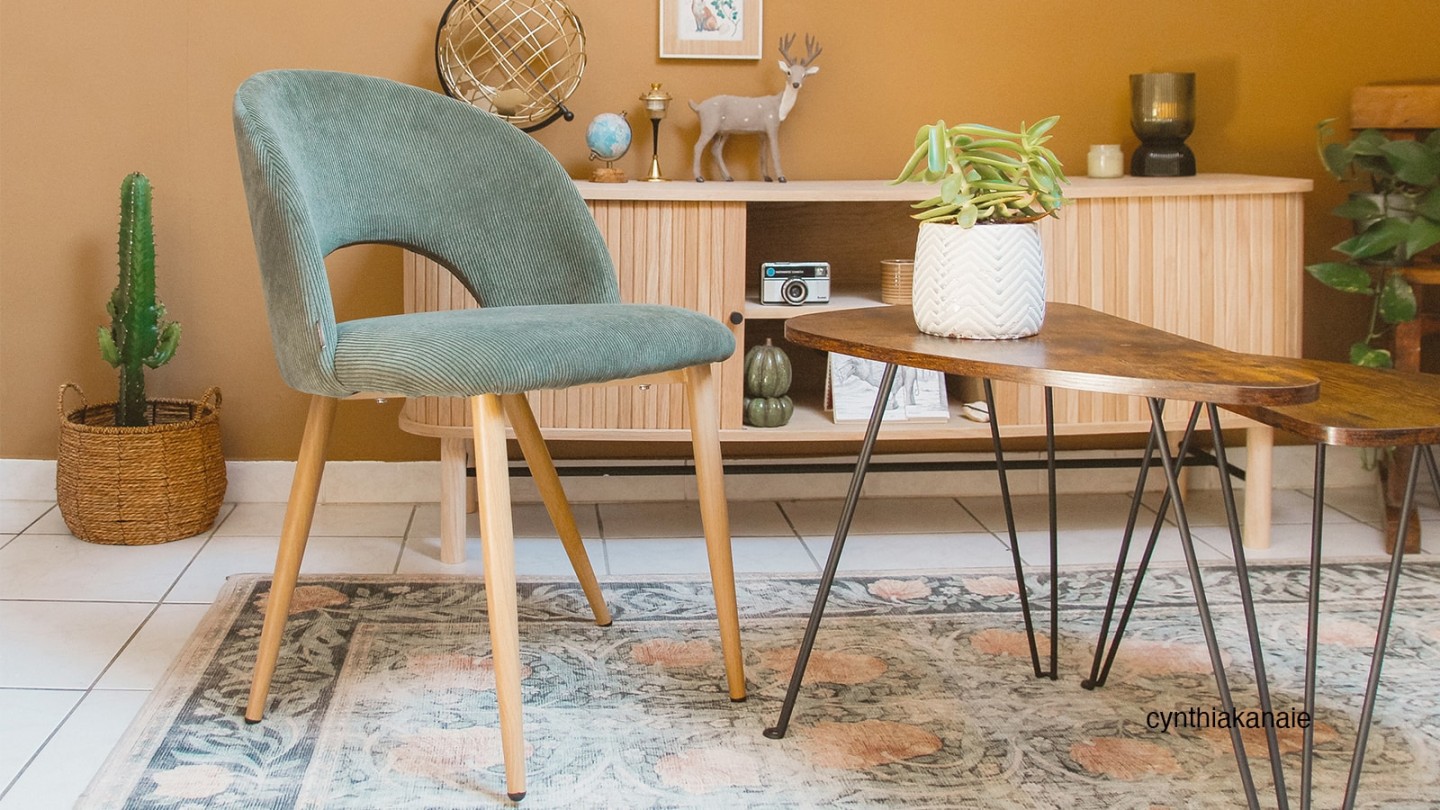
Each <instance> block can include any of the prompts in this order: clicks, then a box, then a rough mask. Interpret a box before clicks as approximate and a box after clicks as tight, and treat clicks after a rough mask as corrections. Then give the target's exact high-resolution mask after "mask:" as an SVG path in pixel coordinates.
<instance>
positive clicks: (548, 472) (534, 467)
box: [500, 394, 611, 627]
mask: <svg viewBox="0 0 1440 810" xmlns="http://www.w3.org/2000/svg"><path fill="white" fill-rule="evenodd" d="M500 402H501V404H502V405H503V406H504V407H505V416H506V418H508V419H509V420H510V427H512V428H514V430H515V439H516V441H518V442H519V444H520V452H521V453H523V454H524V455H525V463H526V464H528V465H530V474H531V475H532V476H533V477H534V479H535V486H536V488H538V489H539V490H540V499H541V500H542V501H544V502H545V511H547V512H549V513H550V522H551V523H553V524H555V532H556V533H557V534H559V536H560V542H561V543H562V544H563V545H564V546H565V554H566V556H568V557H569V558H570V566H571V567H572V568H574V569H575V576H576V577H577V578H578V579H579V580H580V587H581V588H582V589H583V590H584V591H585V598H586V599H587V600H589V602H590V610H591V612H592V613H594V614H595V623H596V624H598V625H600V626H601V627H609V626H610V621H611V618H610V608H609V607H608V606H607V605H606V604H605V595H604V594H603V593H601V592H600V583H599V581H597V580H596V579H595V571H594V569H592V568H591V567H590V555H589V554H586V553H585V543H584V542H583V541H582V540H581V539H580V530H579V529H577V528H576V527H575V514H574V512H572V511H570V501H569V499H568V498H566V497H565V489H564V487H562V486H561V485H560V476H559V474H558V473H556V472H555V462H554V460H553V459H551V458H550V450H549V448H547V447H546V446H545V438H544V437H543V436H541V435H540V426H539V425H538V424H536V422H535V413H534V411H532V410H530V400H528V399H526V398H525V395H524V394H505V395H504V396H502V397H500Z"/></svg>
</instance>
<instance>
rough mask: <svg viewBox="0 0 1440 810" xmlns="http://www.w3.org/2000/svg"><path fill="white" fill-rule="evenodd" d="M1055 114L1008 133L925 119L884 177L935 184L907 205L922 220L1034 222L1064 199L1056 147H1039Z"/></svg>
mask: <svg viewBox="0 0 1440 810" xmlns="http://www.w3.org/2000/svg"><path fill="white" fill-rule="evenodd" d="M1059 120H1060V117H1059V116H1058V115H1052V116H1050V117H1049V118H1046V119H1044V120H1041V121H1037V122H1036V123H1035V124H1034V125H1032V126H1029V127H1027V126H1025V125H1024V124H1021V126H1020V131H1019V132H1009V131H1007V130H1003V129H996V128H995V127H990V126H985V125H983V124H961V125H960V126H955V127H946V126H945V122H944V121H939V122H937V123H934V124H926V125H925V126H923V127H920V131H919V132H917V133H916V134H915V151H914V153H913V154H911V156H910V160H909V161H908V162H907V163H906V164H905V168H904V169H903V170H902V171H901V172H900V176H899V177H896V178H895V179H894V180H892V181H891V183H903V182H905V181H907V180H916V181H922V182H926V183H939V184H940V193H939V194H938V195H937V196H935V197H931V198H930V199H928V200H923V201H921V202H918V203H916V204H915V205H914V206H913V207H914V208H920V209H924V210H922V211H920V213H917V214H913V215H912V216H914V218H915V219H918V220H920V221H922V222H947V223H955V224H957V225H960V226H961V227H964V228H969V227H971V226H972V225H975V224H976V223H1000V222H1034V221H1035V220H1038V219H1042V218H1044V217H1047V216H1051V215H1053V214H1054V213H1055V212H1056V211H1057V210H1058V209H1059V208H1060V206H1061V205H1062V204H1063V202H1064V194H1063V192H1062V191H1061V189H1060V184H1061V183H1064V182H1067V180H1066V178H1065V171H1064V168H1063V167H1062V166H1061V164H1060V160H1059V159H1058V158H1056V157H1055V153H1053V152H1051V151H1050V150H1049V149H1047V148H1046V147H1045V142H1046V141H1049V140H1050V138H1051V136H1050V135H1047V134H1046V133H1048V132H1049V131H1050V129H1051V128H1052V127H1054V126H1055V124H1056V122H1058V121H1059Z"/></svg>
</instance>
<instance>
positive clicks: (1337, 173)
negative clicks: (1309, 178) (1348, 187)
mask: <svg viewBox="0 0 1440 810" xmlns="http://www.w3.org/2000/svg"><path fill="white" fill-rule="evenodd" d="M1350 157H1351V155H1350V150H1349V149H1346V148H1345V145H1344V144H1340V143H1328V144H1325V145H1324V146H1323V147H1321V148H1320V162H1321V163H1323V164H1325V170H1326V171H1328V172H1330V175H1331V176H1332V177H1334V178H1335V179H1336V180H1342V179H1344V177H1345V168H1346V167H1347V166H1349V165H1350Z"/></svg>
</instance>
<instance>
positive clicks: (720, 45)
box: [660, 0, 762, 59]
mask: <svg viewBox="0 0 1440 810" xmlns="http://www.w3.org/2000/svg"><path fill="white" fill-rule="evenodd" d="M761 2H762V0H660V56H661V58H664V59H759V58H760V33H761V32H760V17H761Z"/></svg>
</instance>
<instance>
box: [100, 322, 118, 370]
mask: <svg viewBox="0 0 1440 810" xmlns="http://www.w3.org/2000/svg"><path fill="white" fill-rule="evenodd" d="M98 332H99V334H98V335H97V337H99V338H100V358H101V359H102V360H104V361H105V362H107V363H109V364H110V365H112V366H118V365H120V350H119V349H117V348H115V338H114V337H112V336H111V334H110V327H108V326H102V327H100V329H99V330H98Z"/></svg>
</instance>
